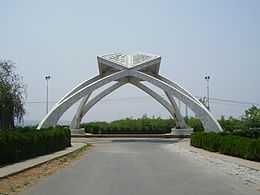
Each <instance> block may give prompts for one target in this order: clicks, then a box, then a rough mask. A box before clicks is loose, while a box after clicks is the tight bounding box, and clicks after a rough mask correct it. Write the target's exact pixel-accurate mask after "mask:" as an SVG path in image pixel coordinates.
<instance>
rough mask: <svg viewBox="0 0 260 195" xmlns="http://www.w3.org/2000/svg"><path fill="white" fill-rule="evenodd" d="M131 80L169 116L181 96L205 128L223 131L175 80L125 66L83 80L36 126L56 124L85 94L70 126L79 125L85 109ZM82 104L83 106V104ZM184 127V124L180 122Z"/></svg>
mask: <svg viewBox="0 0 260 195" xmlns="http://www.w3.org/2000/svg"><path fill="white" fill-rule="evenodd" d="M139 80H144V81H147V82H149V83H151V84H153V85H155V86H157V87H159V88H160V89H162V90H163V91H164V92H165V93H166V95H167V97H168V98H169V100H170V103H171V104H170V103H168V102H167V101H166V100H165V99H164V98H163V97H161V96H160V95H158V94H157V93H156V92H154V91H153V90H151V89H150V88H148V87H146V86H145V85H143V84H142V83H141V82H140V81H139ZM112 81H119V82H118V83H116V84H114V85H112V86H111V87H109V88H108V89H106V90H104V91H103V92H102V93H101V94H99V95H98V96H96V97H95V98H93V99H92V100H90V101H89V102H88V103H87V104H86V102H87V99H88V96H89V95H90V94H91V93H92V92H93V91H94V90H96V89H98V88H100V87H102V86H104V85H106V84H108V83H110V82H112ZM127 82H129V83H131V84H133V85H135V86H136V87H138V88H140V89H141V90H143V91H144V92H146V93H147V94H149V95H150V96H152V97H153V98H154V99H155V100H157V101H158V102H159V103H160V104H161V105H162V106H164V107H165V108H166V109H167V110H168V111H169V112H170V113H171V115H172V116H177V115H176V112H177V111H178V110H177V109H178V108H177V106H176V105H175V104H174V103H175V102H174V101H173V100H174V97H176V98H178V99H180V100H181V101H182V102H183V103H185V104H186V105H188V107H189V108H190V109H191V110H193V112H194V113H195V114H196V115H197V116H198V117H199V118H200V120H201V121H202V124H203V126H204V129H205V131H222V128H221V127H220V125H219V123H218V122H217V121H216V120H215V119H214V117H213V116H212V115H211V113H210V112H209V111H208V110H207V109H206V108H205V107H204V106H203V105H202V104H201V103H200V102H199V101H198V100H197V99H196V98H195V97H193V96H192V95H191V94H190V93H188V92H187V91H186V90H184V89H183V88H181V87H180V86H178V85H176V84H175V83H172V82H169V80H167V79H165V78H163V79H160V78H157V76H155V77H154V76H152V75H150V74H146V73H144V72H141V71H136V70H131V69H124V70H121V71H118V72H115V73H112V74H110V75H108V76H97V77H94V78H92V79H90V80H88V81H85V82H83V83H81V84H80V85H78V86H77V87H75V88H74V89H73V90H72V91H70V92H69V93H68V94H67V95H65V96H64V97H63V98H62V99H61V100H60V101H59V102H58V103H57V104H55V106H54V107H53V109H52V110H51V111H50V112H49V113H48V114H47V115H46V116H45V118H44V119H43V120H42V121H41V123H40V124H39V126H38V129H40V128H47V127H51V126H55V125H56V123H57V122H58V120H59V119H60V117H61V116H62V115H63V113H64V112H66V111H67V110H68V109H69V108H70V107H71V106H72V105H73V104H74V103H76V102H77V101H79V100H80V99H81V98H83V97H85V98H84V99H83V101H82V103H81V105H80V107H79V109H78V112H77V114H76V116H75V117H74V119H75V120H73V121H72V124H71V126H72V127H78V126H79V123H80V120H81V119H82V117H83V116H84V115H85V114H86V113H87V112H88V110H89V109H90V108H91V107H93V106H94V105H95V104H96V103H97V102H98V101H100V100H101V99H102V98H103V97H105V96H106V95H108V94H110V93H112V92H113V91H114V90H116V89H117V88H119V87H121V86H122V85H124V84H125V83H127ZM83 105H84V106H83ZM177 117H178V119H180V121H181V119H183V118H182V116H181V115H180V113H179V115H178V116H177ZM183 127H184V125H183Z"/></svg>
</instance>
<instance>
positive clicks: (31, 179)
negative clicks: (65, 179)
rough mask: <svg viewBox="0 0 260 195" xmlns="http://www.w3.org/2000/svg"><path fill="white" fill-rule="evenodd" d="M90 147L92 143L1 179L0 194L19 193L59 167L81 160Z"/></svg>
mask: <svg viewBox="0 0 260 195" xmlns="http://www.w3.org/2000/svg"><path fill="white" fill-rule="evenodd" d="M89 148H90V145H86V146H84V147H82V148H81V149H79V150H77V151H75V152H72V153H70V154H68V155H66V156H63V157H60V158H57V159H54V160H51V161H48V162H46V163H44V164H42V165H39V166H37V167H34V168H31V169H29V170H26V171H24V172H21V173H18V174H16V175H13V176H9V177H6V178H3V179H0V195H14V194H17V193H19V192H21V191H23V190H24V189H25V188H27V187H29V186H31V185H33V184H35V183H36V182H37V181H39V179H41V178H43V177H46V176H48V175H51V174H53V173H55V172H56V171H58V170H59V169H62V168H65V167H68V166H71V165H73V163H75V162H76V161H77V160H79V159H80V158H81V157H82V156H83V155H84V154H85V153H86V151H87V150H88V149H89Z"/></svg>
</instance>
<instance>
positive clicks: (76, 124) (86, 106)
mask: <svg viewBox="0 0 260 195" xmlns="http://www.w3.org/2000/svg"><path fill="white" fill-rule="evenodd" d="M125 84H126V82H123V81H121V82H118V83H116V84H114V85H112V86H110V87H108V88H107V89H105V90H104V91H102V92H101V93H100V94H98V95H97V96H95V97H94V98H92V99H91V100H90V101H89V102H87V104H84V105H82V107H81V113H80V115H79V118H76V116H75V117H74V118H73V120H72V122H71V125H70V128H71V129H78V128H79V127H80V122H81V120H82V118H83V117H84V116H85V115H86V114H87V112H88V111H89V110H90V109H91V108H92V107H93V106H94V105H95V104H96V103H98V102H99V101H100V100H101V99H103V98H104V97H105V96H107V95H109V94H110V93H112V92H113V91H115V90H116V89H118V88H119V87H121V86H123V85H125Z"/></svg>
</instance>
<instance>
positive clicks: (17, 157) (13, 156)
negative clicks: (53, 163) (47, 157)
mask: <svg viewBox="0 0 260 195" xmlns="http://www.w3.org/2000/svg"><path fill="white" fill-rule="evenodd" d="M70 140H71V139H70V130H69V129H62V128H55V129H43V130H36V129H29V128H21V129H16V130H8V131H1V132H0V154H1V158H0V165H2V164H7V163H13V162H17V161H21V160H25V159H28V158H32V157H35V156H39V155H43V154H48V153H52V152H55V151H58V150H62V149H64V148H66V147H69V146H71V141H70Z"/></svg>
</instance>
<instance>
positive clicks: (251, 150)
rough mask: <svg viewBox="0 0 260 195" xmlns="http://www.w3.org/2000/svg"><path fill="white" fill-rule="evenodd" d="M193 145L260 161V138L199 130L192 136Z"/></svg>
mask: <svg viewBox="0 0 260 195" xmlns="http://www.w3.org/2000/svg"><path fill="white" fill-rule="evenodd" d="M191 145H193V146H196V147H199V148H203V149H206V150H209V151H212V152H220V153H222V154H227V155H231V156H236V157H240V158H244V159H248V160H254V161H260V139H251V138H248V137H241V136H238V135H228V134H223V133H204V132H197V133H193V134H192V136H191Z"/></svg>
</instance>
